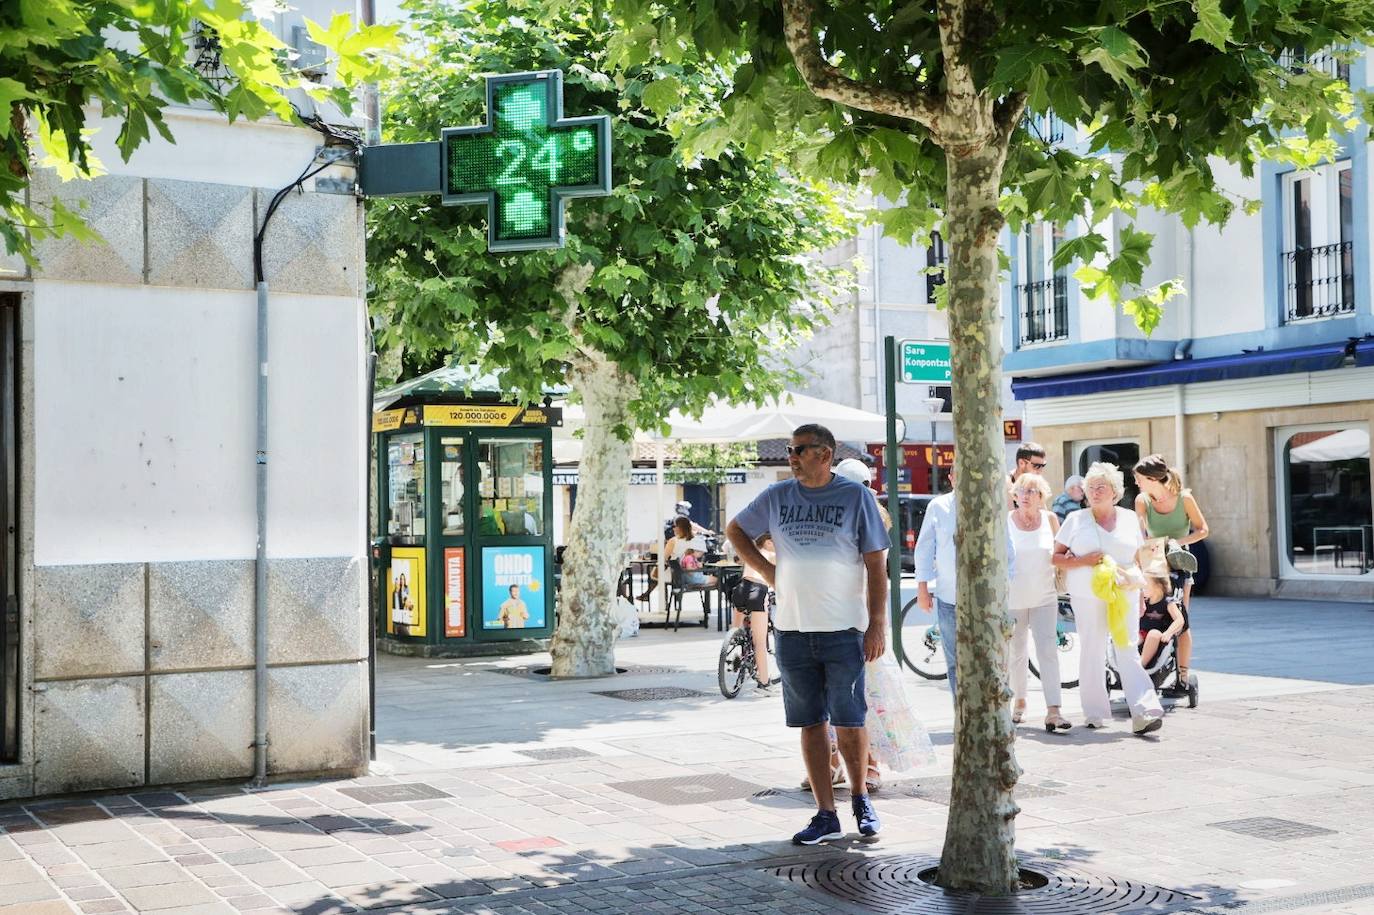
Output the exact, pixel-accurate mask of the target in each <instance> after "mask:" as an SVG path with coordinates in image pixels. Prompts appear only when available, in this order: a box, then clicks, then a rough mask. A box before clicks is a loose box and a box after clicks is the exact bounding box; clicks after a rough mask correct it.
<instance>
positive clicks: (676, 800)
mask: <svg viewBox="0 0 1374 915" xmlns="http://www.w3.org/2000/svg"><path fill="white" fill-rule="evenodd" d="M606 787H608V788H614V789H615V790H617V791H623V792H624V793H626V794H633V795H634V796H635V797H640V798H643V799H644V800H646V801H656V802H657V803H660V804H669V805H672V806H677V805H679V804H712V803H715V802H716V801H733V800H739V799H741V798H746V797H750V796H752V795H753V794H754V793H755V792H757V791H759V790H760V789H759V786H758V785H751V784H749V783H748V782H745V781H741V780H739V779H737V778H735V777H734V776H732V775H711V774H703V775H675V776H670V777H668V778H644V779H637V780H635V781H629V782H612V783H611V784H609V785H607V786H606Z"/></svg>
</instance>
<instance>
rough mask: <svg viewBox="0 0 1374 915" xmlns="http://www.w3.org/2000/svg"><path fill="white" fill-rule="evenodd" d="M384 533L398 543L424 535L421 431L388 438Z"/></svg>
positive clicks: (423, 462)
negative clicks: (387, 484) (385, 526)
mask: <svg viewBox="0 0 1374 915" xmlns="http://www.w3.org/2000/svg"><path fill="white" fill-rule="evenodd" d="M386 463H387V479H388V483H389V486H388V489H387V494H386V495H387V528H386V532H387V536H389V537H390V538H391V539H392V540H393V541H396V542H400V543H410V542H416V543H418V542H421V541H423V540H424V536H425V441H424V433H423V432H406V433H402V434H400V435H393V436H391V437H390V438H388V439H387V444H386Z"/></svg>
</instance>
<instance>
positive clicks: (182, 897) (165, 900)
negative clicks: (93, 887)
mask: <svg viewBox="0 0 1374 915" xmlns="http://www.w3.org/2000/svg"><path fill="white" fill-rule="evenodd" d="M119 894H120V895H121V896H123V897H124V898H125V899H126V900H127V901H128V903H129V904H130V905H131V906H133V907H134V908H135V909H137V910H138V911H140V912H145V911H159V910H162V909H174V908H184V907H186V906H192V905H208V904H210V903H217V902H219V900H218V899H217V898H216V897H215V894H214V893H212V892H210V891H209V890H207V889H206V888H205V887H203V886H201V885H200V884H199V883H190V882H181V883H163V884H158V885H156V886H131V887H127V888H121V889H120V891H119ZM225 909H226V910H227V911H230V912H232V911H233V908H232V907H229V906H225Z"/></svg>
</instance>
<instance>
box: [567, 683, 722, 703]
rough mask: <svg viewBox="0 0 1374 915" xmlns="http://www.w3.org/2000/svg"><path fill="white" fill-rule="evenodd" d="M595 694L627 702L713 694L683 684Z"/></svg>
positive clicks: (606, 691) (656, 700) (615, 690)
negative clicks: (688, 687)
mask: <svg viewBox="0 0 1374 915" xmlns="http://www.w3.org/2000/svg"><path fill="white" fill-rule="evenodd" d="M593 695H596V696H609V697H611V698H612V699H624V700H625V701H626V702H658V701H661V700H663V699H694V698H697V697H699V696H709V695H711V694H710V693H703V692H702V691H701V690H699V689H687V688H686V687H682V686H642V687H639V688H638V689H608V690H605V691H604V692H595V693H593Z"/></svg>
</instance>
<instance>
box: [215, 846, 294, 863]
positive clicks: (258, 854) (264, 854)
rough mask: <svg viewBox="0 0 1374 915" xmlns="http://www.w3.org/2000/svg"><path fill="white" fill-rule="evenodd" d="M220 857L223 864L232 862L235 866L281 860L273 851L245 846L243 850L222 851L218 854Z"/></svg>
mask: <svg viewBox="0 0 1374 915" xmlns="http://www.w3.org/2000/svg"><path fill="white" fill-rule="evenodd" d="M220 859H221V860H222V861H224V863H225V864H232V865H234V866H235V867H238V866H239V865H242V864H261V863H262V862H264V861H279V860H281V859H280V858H279V857H278V856H277V854H276V853H275V852H271V851H268V850H267V849H265V848H247V849H244V850H243V851H230V852H224V853H223V854H221V855H220Z"/></svg>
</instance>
